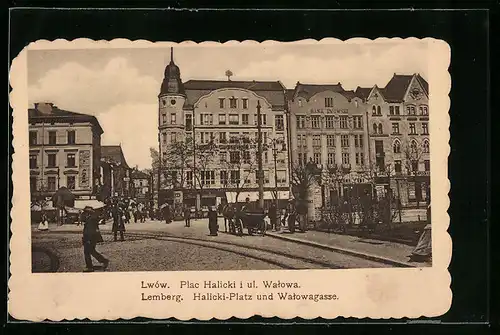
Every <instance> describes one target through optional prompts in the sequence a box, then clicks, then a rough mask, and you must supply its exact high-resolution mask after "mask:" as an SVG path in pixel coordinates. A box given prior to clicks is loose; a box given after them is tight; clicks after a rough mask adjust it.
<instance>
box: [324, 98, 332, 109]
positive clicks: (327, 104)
mask: <svg viewBox="0 0 500 335" xmlns="http://www.w3.org/2000/svg"><path fill="white" fill-rule="evenodd" d="M325 107H333V98H325Z"/></svg>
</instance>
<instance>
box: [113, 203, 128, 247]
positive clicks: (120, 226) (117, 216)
mask: <svg viewBox="0 0 500 335" xmlns="http://www.w3.org/2000/svg"><path fill="white" fill-rule="evenodd" d="M112 214H113V226H112V229H111V230H112V232H113V237H114V241H115V242H116V241H117V235H118V232H120V241H124V240H125V237H124V232H125V224H124V221H125V214H124V211H123V209H122V207H121V206H120V205H118V204H117V205H115V206H114V208H113V210H112Z"/></svg>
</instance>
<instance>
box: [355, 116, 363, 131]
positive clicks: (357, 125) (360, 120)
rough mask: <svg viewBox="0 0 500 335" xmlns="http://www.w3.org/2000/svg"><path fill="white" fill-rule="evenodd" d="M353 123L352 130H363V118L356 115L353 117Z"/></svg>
mask: <svg viewBox="0 0 500 335" xmlns="http://www.w3.org/2000/svg"><path fill="white" fill-rule="evenodd" d="M353 121H354V128H355V129H361V128H363V117H362V116H360V115H356V116H354V117H353Z"/></svg>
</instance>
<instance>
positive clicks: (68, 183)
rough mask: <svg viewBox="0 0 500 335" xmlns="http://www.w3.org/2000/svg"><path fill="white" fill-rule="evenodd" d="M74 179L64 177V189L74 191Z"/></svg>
mask: <svg viewBox="0 0 500 335" xmlns="http://www.w3.org/2000/svg"><path fill="white" fill-rule="evenodd" d="M75 179H76V177H75V176H66V187H67V188H68V189H69V190H74V189H75V184H76V182H75Z"/></svg>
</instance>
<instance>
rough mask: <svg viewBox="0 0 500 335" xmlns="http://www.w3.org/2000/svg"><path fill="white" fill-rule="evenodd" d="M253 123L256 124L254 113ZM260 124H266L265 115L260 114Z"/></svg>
mask: <svg viewBox="0 0 500 335" xmlns="http://www.w3.org/2000/svg"><path fill="white" fill-rule="evenodd" d="M253 119H254V125H257V114H254V118H253ZM260 124H261V126H265V125H266V124H267V115H266V114H260Z"/></svg>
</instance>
